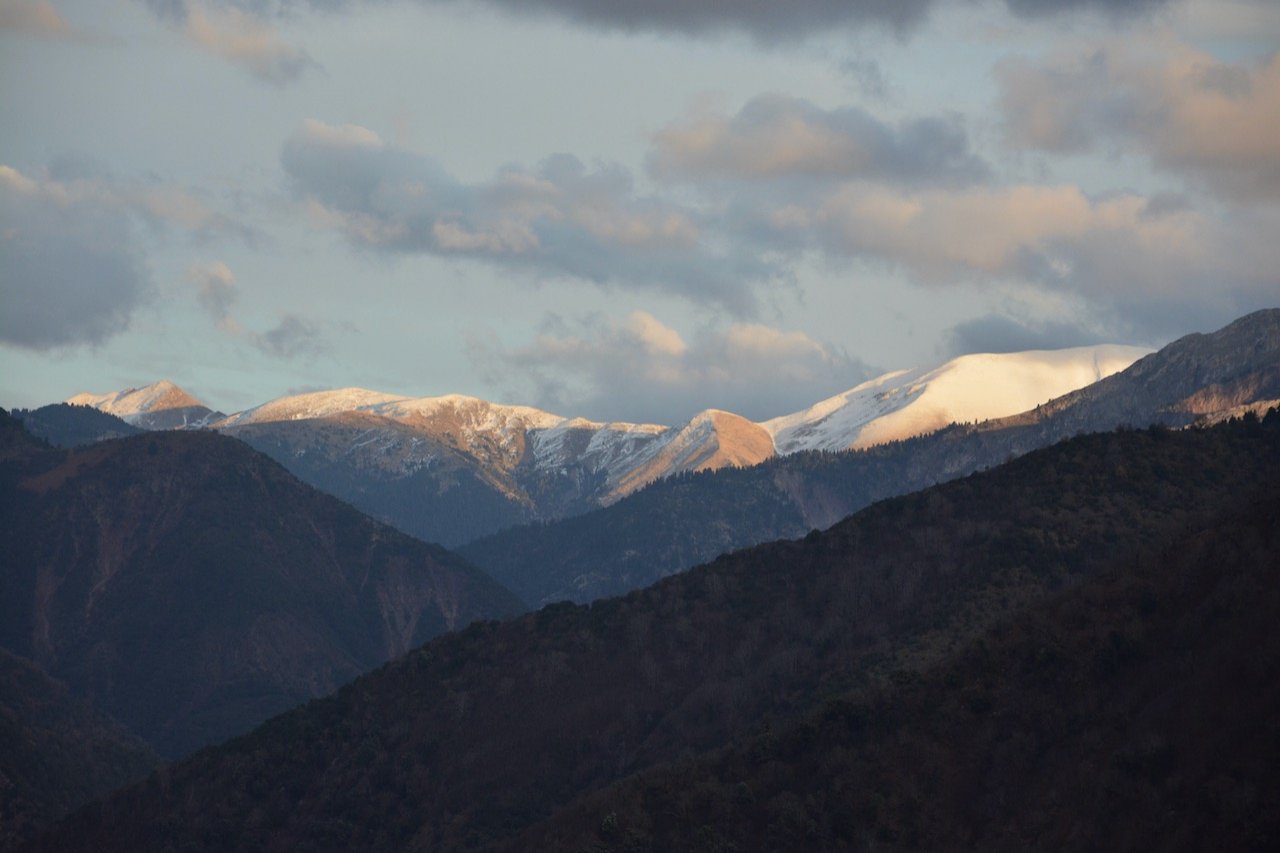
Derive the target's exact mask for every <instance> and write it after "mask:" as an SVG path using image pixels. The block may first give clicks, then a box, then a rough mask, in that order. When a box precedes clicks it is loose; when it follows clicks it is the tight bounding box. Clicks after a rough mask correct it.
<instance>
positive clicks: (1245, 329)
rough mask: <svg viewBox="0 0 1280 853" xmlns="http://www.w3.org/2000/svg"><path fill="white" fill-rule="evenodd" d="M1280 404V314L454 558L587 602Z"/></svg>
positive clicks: (512, 583)
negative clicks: (1045, 450)
mask: <svg viewBox="0 0 1280 853" xmlns="http://www.w3.org/2000/svg"><path fill="white" fill-rule="evenodd" d="M1277 400H1280V309H1271V310H1267V311H1259V312H1255V313H1253V314H1250V315H1248V316H1245V317H1242V318H1240V319H1239V320H1237V321H1235V322H1233V323H1231V324H1230V325H1228V326H1226V327H1224V328H1222V329H1220V330H1218V331H1217V332H1213V333H1211V334H1194V335H1188V336H1185V337H1183V338H1180V339H1178V340H1177V341H1174V342H1173V343H1171V344H1169V345H1168V346H1166V347H1164V348H1162V349H1161V350H1159V351H1157V352H1155V353H1152V354H1150V355H1147V356H1145V357H1143V358H1142V359H1140V360H1138V361H1136V362H1135V363H1134V364H1133V365H1131V366H1130V367H1128V368H1127V369H1125V370H1123V371H1121V372H1119V373H1116V374H1113V375H1112V376H1110V377H1108V378H1104V379H1103V380H1101V381H1099V382H1096V383H1094V384H1092V385H1088V386H1085V387H1084V388H1081V389H1079V390H1077V391H1073V392H1071V393H1069V394H1066V395H1064V396H1062V397H1059V398H1057V399H1056V400H1053V401H1050V402H1047V403H1045V404H1043V405H1040V406H1038V407H1036V408H1033V409H1031V410H1030V411H1028V412H1024V413H1021V414H1018V415H1014V416H1012V417H1008V418H1002V419H995V420H991V421H984V422H982V423H978V424H968V425H956V426H950V427H947V428H945V429H943V430H941V431H939V432H936V433H932V434H928V435H923V436H917V437H914V438H910V439H907V440H905V441H901V442H894V443H890V444H883V445H878V446H875V447H870V448H866V449H863V450H855V451H847V452H843V453H797V454H793V455H789V456H779V457H774V458H772V459H770V460H768V461H766V462H764V463H763V464H761V465H758V466H755V467H753V468H746V469H735V470H723V471H720V472H715V473H703V474H697V475H692V476H690V475H686V476H683V477H679V478H672V479H668V480H665V481H662V482H659V483H654V484H653V485H651V486H649V487H648V488H646V489H643V490H641V491H639V492H637V493H635V494H633V495H630V496H628V497H627V498H625V499H623V500H621V501H619V502H617V503H615V504H613V505H611V506H608V507H604V508H601V509H598V510H594V511H592V512H591V513H588V514H585V515H580V516H576V517H573V518H566V519H562V520H560V521H556V522H552V523H549V524H537V525H526V526H522V527H517V528H513V529H510V530H506V531H501V532H499V533H495V534H493V535H491V536H488V537H485V538H484V539H480V540H477V541H475V542H471V543H468V544H466V545H465V546H463V547H462V548H461V549H459V550H460V552H461V553H462V554H464V555H465V556H467V557H468V558H470V559H471V560H472V561H474V562H475V563H476V564H477V565H479V566H481V567H482V568H484V569H485V570H486V571H488V572H489V573H490V574H492V575H493V576H494V577H496V578H497V579H498V580H500V581H501V582H502V583H504V584H506V585H507V586H508V587H509V588H511V589H512V590H514V591H515V592H516V593H517V594H518V595H520V596H522V597H523V598H524V599H525V600H526V601H527V602H529V603H530V604H531V605H537V604H540V603H545V602H548V601H556V600H561V599H570V600H574V601H582V602H585V601H591V600H593V599H596V598H599V597H602V596H608V595H617V594H621V593H623V592H626V591H627V590H630V589H635V588H638V587H642V586H645V585H647V584H650V583H653V582H654V581H655V580H657V579H658V578H660V577H663V576H665V575H668V574H671V573H674V572H678V571H682V570H684V569H687V568H689V567H690V566H694V565H697V564H698V563H699V562H702V561H704V560H709V559H712V558H713V557H715V556H716V555H717V554H721V553H724V552H726V551H731V550H734V549H736V548H745V547H748V546H750V545H755V544H758V543H761V542H767V541H770V540H774V539H784V538H790V537H795V536H801V535H804V534H805V533H806V532H808V531H810V530H812V529H815V528H818V529H821V528H825V527H828V526H829V525H831V524H834V523H835V522H837V521H839V520H840V519H842V518H844V517H845V516H847V515H849V514H850V513H853V512H856V511H858V510H859V509H861V508H863V507H865V506H867V505H868V504H871V503H873V502H875V501H878V500H882V499H884V498H888V497H893V496H895V495H901V494H905V493H907V492H910V491H913V490H915V489H921V488H925V487H927V486H930V485H932V484H934V483H938V482H943V481H946V480H950V479H953V478H955V477H962V476H965V475H966V474H970V473H973V472H974V471H977V470H979V469H982V468H989V467H992V466H995V465H999V464H1000V463H1002V462H1005V461H1007V460H1008V459H1010V458H1012V457H1014V456H1018V455H1021V454H1023V453H1026V452H1028V451H1030V450H1035V449H1037V448H1041V447H1046V446H1048V445H1050V444H1053V443H1055V442H1058V441H1061V440H1063V439H1065V438H1070V437H1071V436H1074V435H1077V434H1079V433H1082V432H1103V431H1109V430H1113V429H1116V428H1117V427H1124V426H1134V427H1146V426H1148V425H1149V424H1161V425H1164V426H1170V427H1182V426H1186V425H1188V424H1192V423H1195V422H1197V421H1205V422H1213V421H1215V420H1219V419H1221V417H1222V415H1221V414H1216V413H1215V412H1217V410H1218V407H1219V406H1220V407H1222V410H1221V411H1222V412H1235V413H1237V414H1240V413H1242V412H1243V411H1244V409H1245V408H1249V407H1251V408H1253V409H1254V410H1255V411H1258V410H1264V409H1265V408H1266V407H1267V404H1268V401H1277Z"/></svg>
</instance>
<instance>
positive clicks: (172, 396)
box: [66, 379, 223, 430]
mask: <svg viewBox="0 0 1280 853" xmlns="http://www.w3.org/2000/svg"><path fill="white" fill-rule="evenodd" d="M66 402H68V403H70V404H71V405H73V406H92V407H93V408H95V409H99V410H101V411H104V412H107V413H108V414H112V415H115V416H116V417H118V418H121V419H122V420H124V421H125V422H126V423H129V424H132V425H134V426H136V427H141V428H142V429H150V430H158V429H185V428H188V427H201V426H207V425H208V424H209V423H210V422H212V421H214V420H217V419H219V418H221V417H223V415H222V413H221V412H215V411H214V410H213V409H210V408H209V407H208V406H206V405H205V404H204V403H202V402H200V401H199V400H197V399H196V398H195V397H192V396H191V395H190V394H188V393H187V392H186V391H183V390H182V389H181V388H179V387H178V386H177V385H174V384H173V383H172V382H170V381H168V380H167V379H166V380H161V381H160V382H154V383H152V384H150V385H146V386H144V387H142V388H129V389H126V390H124V391H117V392H115V393H111V394H88V393H84V394H77V395H75V396H74V397H70V398H68V399H67V400H66Z"/></svg>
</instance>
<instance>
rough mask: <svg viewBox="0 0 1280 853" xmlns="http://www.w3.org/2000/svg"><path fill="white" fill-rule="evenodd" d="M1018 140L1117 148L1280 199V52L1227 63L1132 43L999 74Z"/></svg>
mask: <svg viewBox="0 0 1280 853" xmlns="http://www.w3.org/2000/svg"><path fill="white" fill-rule="evenodd" d="M997 77H998V80H999V83H1000V86H1001V103H1002V107H1003V112H1004V119H1005V128H1006V134H1007V138H1008V140H1009V142H1010V143H1011V144H1012V145H1014V146H1016V147H1021V148H1030V149H1038V150H1043V151H1049V152H1055V153H1062V152H1084V151H1090V150H1093V149H1096V148H1098V147H1099V146H1102V145H1110V146H1113V147H1115V148H1117V149H1125V148H1128V149H1132V150H1136V151H1140V152H1143V153H1145V154H1146V155H1147V156H1149V157H1150V158H1151V159H1152V160H1153V161H1154V162H1155V163H1156V165H1158V166H1160V167H1162V168H1164V169H1166V170H1168V171H1170V172H1174V173H1177V174H1180V175H1182V176H1184V177H1186V178H1189V179H1191V180H1192V181H1196V182H1199V183H1202V184H1203V185H1205V186H1207V187H1209V188H1210V189H1212V190H1213V191H1215V192H1216V193H1218V194H1219V195H1222V196H1224V197H1226V198H1229V199H1232V200H1236V201H1260V200H1261V201H1274V200H1275V199H1277V198H1280V52H1277V53H1273V54H1271V55H1270V56H1269V57H1267V58H1266V59H1264V60H1262V61H1258V62H1241V63H1230V62H1219V61H1218V60H1216V59H1214V58H1212V57H1210V56H1208V55H1207V54H1203V53H1200V52H1198V51H1196V50H1193V49H1191V48H1186V47H1181V48H1177V49H1174V50H1165V51H1162V52H1161V54H1160V58H1159V59H1153V58H1151V56H1150V55H1148V54H1143V53H1141V52H1140V51H1137V50H1131V49H1127V48H1126V47H1125V46H1123V45H1121V46H1114V47H1109V48H1104V49H1101V50H1097V51H1094V52H1092V53H1090V54H1088V55H1087V56H1084V57H1079V58H1074V59H1067V60H1062V59H1057V60H1051V61H1048V62H1042V63H1036V62H1031V61H1028V60H1015V61H1010V62H1006V63H1004V64H1003V65H1002V66H1000V68H999V69H998V72H997Z"/></svg>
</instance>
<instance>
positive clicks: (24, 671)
mask: <svg viewBox="0 0 1280 853" xmlns="http://www.w3.org/2000/svg"><path fill="white" fill-rule="evenodd" d="M158 762H159V758H158V757H157V756H156V755H155V753H153V752H152V751H151V750H149V749H148V748H147V747H146V745H145V744H144V743H142V741H140V740H138V739H137V738H136V737H134V736H133V735H130V734H129V733H128V732H126V731H125V730H124V728H123V727H121V726H120V725H119V724H118V723H115V722H113V721H111V720H108V719H107V718H105V717H103V715H102V714H100V713H97V712H95V711H93V710H92V709H91V708H90V707H89V706H88V705H87V704H85V703H84V702H82V701H80V700H78V699H76V698H75V697H73V696H72V695H71V694H70V693H69V692H68V690H67V688H66V686H65V685H63V684H59V683H58V682H56V681H54V680H53V679H51V678H49V676H47V675H45V674H44V673H43V672H41V671H40V670H39V669H38V668H37V667H36V666H35V665H34V664H32V663H31V662H29V661H26V660H23V659H22V658H20V657H17V656H15V655H12V654H10V653H9V652H6V651H5V650H3V649H0V849H10V848H11V847H12V846H13V845H15V844H16V843H17V842H18V841H20V840H21V839H23V838H24V837H29V836H31V835H33V834H34V833H35V832H36V831H37V830H38V829H40V828H41V827H42V826H44V825H46V824H48V823H50V822H52V821H54V820H56V819H57V818H59V817H62V816H63V815H64V814H66V813H67V812H69V811H71V809H73V808H75V807H77V806H80V805H83V804H84V803H87V802H88V801H89V800H91V799H93V798H95V797H100V796H102V795H103V794H105V793H107V792H108V791H111V790H113V789H115V788H119V787H121V786H123V785H126V784H128V783H130V782H136V781H138V780H139V779H142V778H143V777H145V776H146V775H147V773H148V772H149V771H150V770H151V768H153V767H155V766H156V764H157V763H158Z"/></svg>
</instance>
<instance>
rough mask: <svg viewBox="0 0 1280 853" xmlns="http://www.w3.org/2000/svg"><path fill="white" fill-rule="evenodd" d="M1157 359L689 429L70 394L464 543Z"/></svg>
mask: <svg viewBox="0 0 1280 853" xmlns="http://www.w3.org/2000/svg"><path fill="white" fill-rule="evenodd" d="M1146 352H1148V351H1147V350H1144V349H1140V348H1137V347H1124V346H1114V345H1109V346H1094V347H1079V348H1075V349H1067V350H1054V351H1032V352H1022V353H1006V354H979V355H968V356H962V357H960V358H957V359H953V360H952V361H949V362H947V363H945V364H942V365H939V366H936V367H933V368H930V369H919V370H905V371H904V370H900V371H894V372H891V373H888V374H885V375H884V376H881V377H879V378H877V379H873V380H871V381H869V382H865V383H863V384H861V385H858V386H857V387H855V388H852V389H850V390H849V391H847V392H845V393H843V394H840V395H837V396H835V397H832V398H830V399H828V400H824V401H821V402H819V403H817V404H815V405H814V406H812V407H810V408H808V409H806V410H804V411H800V412H796V413H793V414H790V415H785V416H782V417H778V418H774V419H772V420H768V421H764V422H762V423H754V422H752V421H750V420H748V419H746V418H743V417H741V416H738V415H735V414H733V413H730V412H723V411H719V410H714V409H713V410H707V411H704V412H701V413H699V414H697V415H695V416H694V417H693V418H692V419H690V421H689V422H688V423H685V424H682V425H679V426H670V427H668V426H660V425H656V424H630V423H597V422H593V421H588V420H586V419H583V418H568V417H563V416H560V415H555V414H551V413H549V412H545V411H541V410H539V409H535V408H531V407H527V406H507V405H499V404H495V403H490V402H487V401H485V400H480V399H476V398H474V397H465V396H461V395H449V396H444V397H427V398H408V397H403V396H397V395H393V394H385V393H381V392H376V391H368V390H364V389H359V388H347V389H341V390H337V391H322V392H313V393H308V394H302V395H295V396H289V397H283V398H280V399H277V400H272V401H270V402H268V403H264V404H262V405H260V406H256V407H254V408H251V409H247V410H245V411H242V412H237V413H235V414H232V415H230V416H218V414H217V413H215V412H213V411H212V410H211V409H209V407H208V406H206V405H204V404H203V403H200V402H199V401H198V400H196V399H195V398H193V397H191V396H190V395H188V394H186V392H184V391H182V390H181V389H179V388H177V386H175V385H173V384H172V383H171V382H167V381H166V382H159V383H156V384H154V385H151V386H147V387H145V388H139V389H129V390H127V391H122V392H118V393H115V394H103V395H92V394H79V395H76V396H75V397H72V398H70V399H69V400H68V402H69V403H73V404H79V405H91V406H94V407H96V408H99V409H101V410H102V411H106V412H110V413H112V414H116V415H119V416H120V417H122V418H123V419H124V420H125V421H127V422H128V423H130V424H132V425H135V426H142V427H145V428H148V429H169V428H190V427H193V426H197V427H206V426H207V427H211V428H213V429H215V430H218V431H221V432H225V433H226V434H228V435H233V436H235V437H237V438H240V439H241V440H243V441H245V442H246V443H248V444H250V445H252V446H253V447H255V448H257V449H258V450H260V451H262V452H264V453H266V454H267V455H269V456H271V457H272V458H274V459H276V460H277V461H278V462H280V463H281V464H282V465H284V466H285V467H287V468H289V469H290V470H291V471H292V472H293V473H294V474H295V475H297V476H298V477H300V478H301V479H303V480H304V481H306V482H309V483H311V484H312V485H315V486H316V487H318V488H321V489H323V490H325V491H328V492H330V493H332V494H334V495H337V496H338V497H340V498H342V499H343V500H346V501H348V502H350V503H351V504H352V505H354V506H356V507H358V508H360V509H362V510H364V511H366V512H368V513H370V514H371V515H374V516H375V517H377V518H380V519H382V520H384V521H387V522H388V523H391V524H393V525H394V526H396V527H398V528H400V529H401V530H404V531H406V532H408V533H410V534H412V535H414V536H417V537H419V538H422V539H426V540H428V541H437V542H441V543H442V544H445V545H447V546H456V545H460V544H462V543H464V542H468V541H471V540H473V539H476V538H478V537H480V536H483V535H486V534H489V533H493V532H495V531H497V530H500V529H503V528H506V527H511V526H513V525H516V524H520V523H523V522H529V521H545V520H553V519H558V518H563V517H568V516H573V515H579V514H581V513H583V512H587V511H589V510H591V509H595V508H597V507H600V506H608V505H610V504H612V503H615V502H616V501H618V500H620V499H622V498H623V497H625V496H627V495H629V494H632V493H634V492H635V491H637V490H639V489H641V488H643V487H644V486H646V485H648V484H649V483H652V482H656V481H659V480H663V479H666V478H669V477H672V476H676V475H679V474H684V473H690V472H699V471H715V470H721V469H725V468H733V467H743V466H751V465H756V464H759V463H760V462H763V461H765V460H767V459H770V458H772V457H774V456H775V455H779V454H784V455H785V454H790V453H794V452H797V451H803V450H814V449H819V450H845V449H848V448H856V447H866V446H871V445H875V444H881V443H884V442H887V441H894V440H900V439H903V438H907V437H910V436H913V435H918V434H920V433H923V432H928V431H931V430H934V429H937V428H939V427H942V426H944V425H946V424H948V423H952V422H956V421H970V420H984V419H988V418H993V417H999V416H1003V415H1012V414H1016V413H1018V412H1022V411H1024V410H1026V409H1028V408H1031V407H1032V406H1035V405H1036V404H1038V403H1044V402H1047V401H1048V400H1050V399H1052V398H1054V397H1057V396H1059V395H1061V394H1063V393H1066V392H1068V391H1071V390H1074V389H1077V388H1080V387H1082V386H1084V385H1087V384H1089V383H1092V382H1095V381H1097V380H1099V379H1101V378H1104V377H1106V376H1109V375H1111V374H1112V373H1114V372H1116V371H1118V370H1121V369H1123V368H1125V367H1127V366H1129V365H1130V364H1131V363H1132V362H1133V361H1135V360H1136V359H1137V358H1139V357H1140V356H1142V355H1144V354H1145V353H1146Z"/></svg>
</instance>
